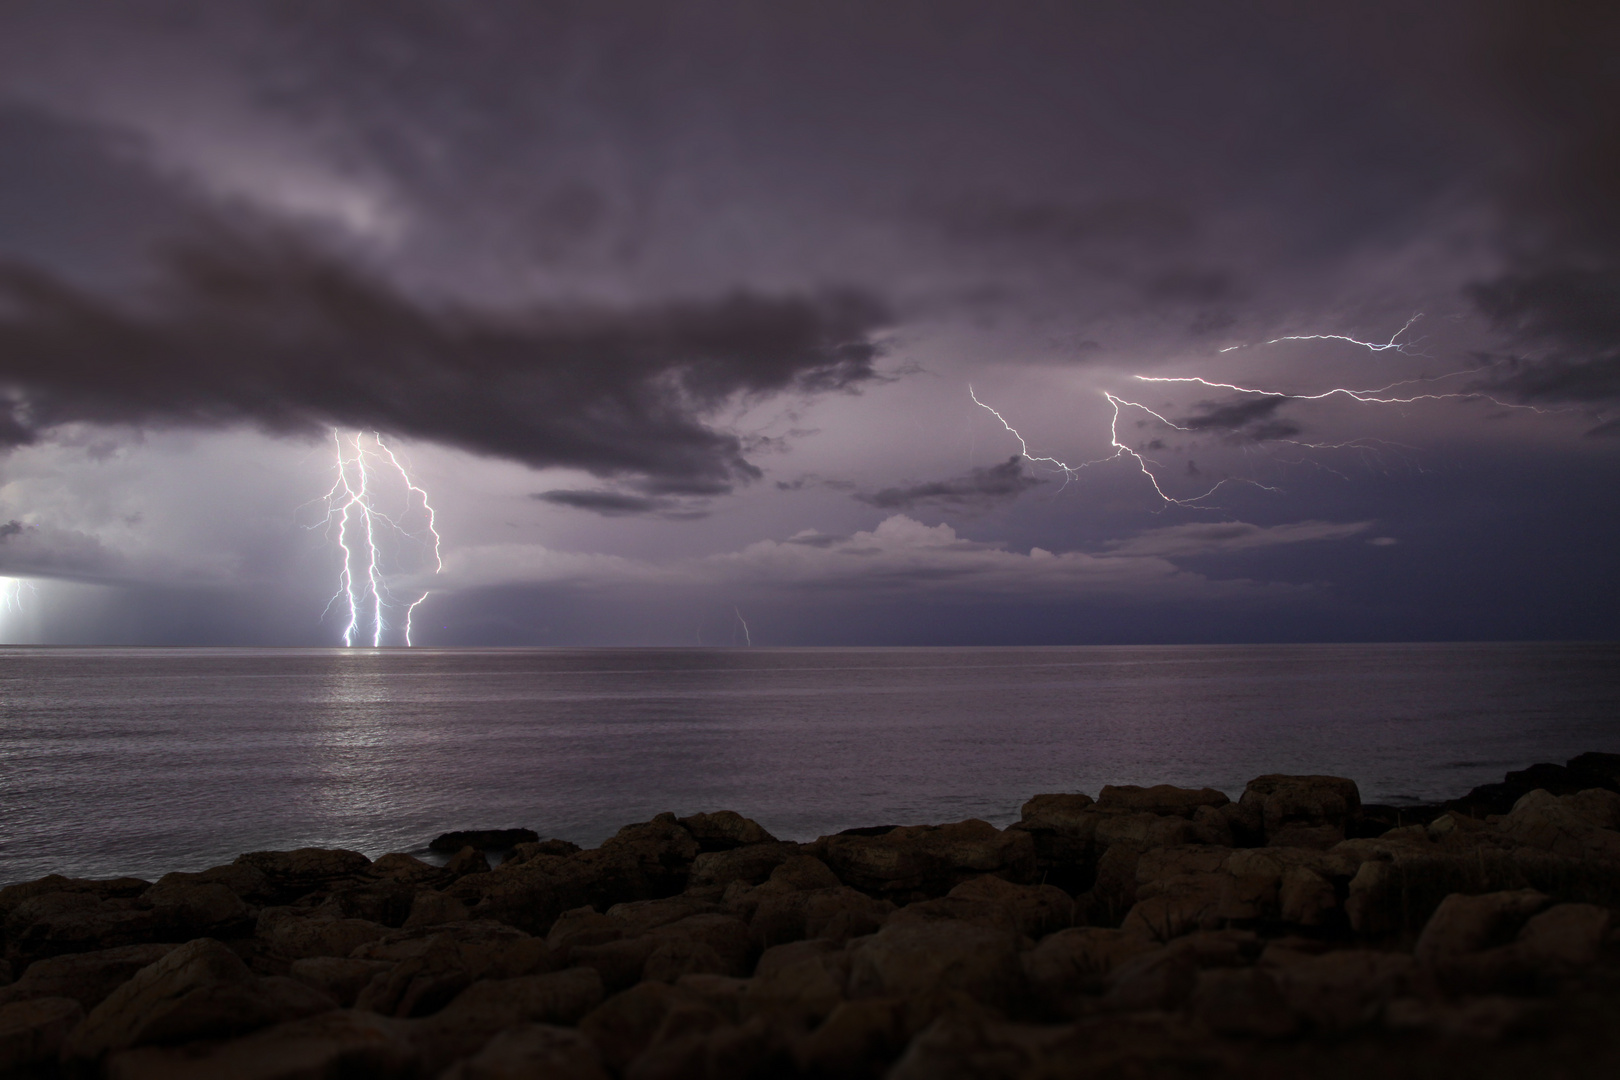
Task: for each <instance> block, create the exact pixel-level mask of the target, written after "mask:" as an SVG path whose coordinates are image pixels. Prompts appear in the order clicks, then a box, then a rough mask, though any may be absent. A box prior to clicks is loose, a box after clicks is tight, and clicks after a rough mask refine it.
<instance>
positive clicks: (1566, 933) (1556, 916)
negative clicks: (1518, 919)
mask: <svg viewBox="0 0 1620 1080" xmlns="http://www.w3.org/2000/svg"><path fill="white" fill-rule="evenodd" d="M1611 922H1612V920H1611V917H1610V914H1609V911H1608V909H1606V908H1601V907H1598V906H1597V905H1596V904H1557V905H1554V906H1553V907H1550V908H1548V909H1547V910H1546V911H1543V912H1541V914H1539V915H1532V916H1531V917H1530V918H1529V920H1527V921H1526V922H1525V924H1524V928H1523V929H1522V930H1520V931H1519V936H1518V942H1517V943H1518V947H1519V948H1520V949H1521V950H1522V951H1523V952H1524V954H1525V956H1526V958H1527V959H1528V960H1529V961H1530V962H1531V963H1532V964H1534V965H1535V966H1536V967H1538V968H1540V969H1542V970H1546V971H1549V972H1552V973H1554V974H1563V973H1566V972H1570V971H1578V970H1580V969H1581V968H1584V967H1588V966H1590V965H1591V964H1593V963H1594V962H1595V961H1596V960H1597V958H1598V955H1599V953H1600V952H1601V951H1602V949H1603V943H1604V942H1605V941H1606V940H1608V937H1609V927H1610V925H1611Z"/></svg>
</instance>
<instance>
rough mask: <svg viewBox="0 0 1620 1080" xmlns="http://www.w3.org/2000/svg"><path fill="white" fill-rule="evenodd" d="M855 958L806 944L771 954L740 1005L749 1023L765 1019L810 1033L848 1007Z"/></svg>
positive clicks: (823, 945) (825, 944) (773, 950)
mask: <svg viewBox="0 0 1620 1080" xmlns="http://www.w3.org/2000/svg"><path fill="white" fill-rule="evenodd" d="M848 988H849V956H848V955H847V954H845V953H844V952H842V951H841V950H838V949H837V948H836V947H835V946H833V944H832V943H831V942H825V941H802V942H794V943H792V944H788V945H777V946H775V947H773V948H770V949H766V950H765V952H764V954H763V955H762V956H761V957H760V959H759V967H758V968H757V969H756V971H755V974H754V977H753V978H752V979H750V980H749V982H748V985H747V986H746V987H745V988H744V989H743V992H742V996H741V1000H740V1001H739V1003H738V1010H739V1014H740V1015H741V1016H742V1017H743V1018H751V1017H763V1018H766V1019H767V1020H769V1021H771V1022H774V1023H776V1024H778V1025H781V1026H785V1027H790V1028H810V1027H813V1026H814V1025H816V1024H818V1023H820V1022H821V1021H822V1020H824V1019H825V1018H826V1017H827V1016H828V1015H829V1014H830V1013H831V1012H832V1011H833V1010H834V1009H836V1008H837V1007H838V1005H839V1004H840V1003H841V1002H843V1001H844V999H845V997H846V992H847V990H848Z"/></svg>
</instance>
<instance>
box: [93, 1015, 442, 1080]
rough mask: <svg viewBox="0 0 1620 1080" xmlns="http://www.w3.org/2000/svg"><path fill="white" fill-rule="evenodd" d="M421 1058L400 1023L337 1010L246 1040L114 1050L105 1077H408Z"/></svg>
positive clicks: (414, 1072) (113, 1079)
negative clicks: (179, 1046)
mask: <svg viewBox="0 0 1620 1080" xmlns="http://www.w3.org/2000/svg"><path fill="white" fill-rule="evenodd" d="M420 1067H421V1066H420V1061H419V1059H418V1058H417V1055H416V1051H415V1049H414V1048H413V1047H412V1046H411V1044H410V1043H409V1042H408V1041H407V1040H406V1038H405V1035H404V1028H403V1027H402V1025H401V1024H400V1022H399V1021H395V1020H388V1019H385V1018H383V1017H381V1016H377V1015H376V1014H375V1013H368V1012H356V1011H353V1010H348V1009H345V1010H341V1011H333V1012H328V1013H324V1014H322V1015H319V1016H311V1017H308V1018H305V1019H302V1020H293V1021H290V1022H288V1023H283V1024H277V1025H275V1026H274V1027H270V1028H266V1029H264V1030H262V1031H259V1032H257V1033H255V1034H252V1035H249V1036H247V1037H245V1038H241V1039H234V1040H232V1041H230V1042H226V1043H219V1044H215V1045H211V1046H208V1045H204V1046H196V1047H183V1048H174V1049H170V1048H166V1047H165V1048H159V1047H146V1048H142V1049H138V1050H128V1051H125V1052H123V1053H119V1054H114V1055H112V1057H111V1058H110V1059H109V1060H108V1062H107V1077H108V1080H217V1078H219V1077H230V1078H231V1080H291V1078H303V1077H349V1076H352V1077H361V1076H363V1077H366V1078H367V1080H414V1078H416V1077H417V1076H419V1074H420Z"/></svg>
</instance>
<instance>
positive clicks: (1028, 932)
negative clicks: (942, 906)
mask: <svg viewBox="0 0 1620 1080" xmlns="http://www.w3.org/2000/svg"><path fill="white" fill-rule="evenodd" d="M946 895H947V897H949V898H951V899H959V900H976V901H982V902H984V903H987V904H993V905H995V906H996V907H999V908H1002V909H1003V910H1005V911H1006V912H1007V913H1008V914H1009V915H1010V916H1011V918H1012V921H1013V924H1014V926H1015V927H1016V928H1017V930H1018V932H1019V933H1021V934H1023V935H1024V936H1026V937H1029V938H1033V939H1036V940H1039V939H1040V938H1043V937H1045V936H1046V935H1047V934H1050V933H1052V932H1054V931H1057V930H1062V929H1064V928H1065V927H1069V926H1072V925H1074V898H1073V897H1071V896H1070V895H1069V894H1068V893H1066V892H1064V891H1063V890H1062V889H1059V888H1057V887H1056V886H1052V885H1014V884H1013V883H1011V882H1009V881H1006V880H1004V879H1002V878H999V877H996V876H995V875H993V874H985V875H983V876H981V877H976V878H973V879H972V880H971V881H964V882H963V883H962V884H960V885H958V886H956V888H954V889H952V890H951V891H950V892H949V893H948V894H946Z"/></svg>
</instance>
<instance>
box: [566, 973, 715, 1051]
mask: <svg viewBox="0 0 1620 1080" xmlns="http://www.w3.org/2000/svg"><path fill="white" fill-rule="evenodd" d="M677 1012H679V1013H684V1014H685V1015H686V1016H687V1017H690V1018H694V1019H697V1020H698V1021H699V1022H700V1023H703V1024H705V1025H707V1026H708V1027H709V1028H713V1027H719V1026H720V1025H722V1024H724V1023H725V1017H724V1016H723V1015H722V1014H721V1013H720V1012H719V1011H718V1010H716V1009H714V1008H713V1007H712V1006H709V1005H708V1004H706V1003H704V1002H703V1001H702V999H700V998H699V997H697V995H695V994H693V993H692V992H691V991H689V990H684V989H681V988H679V987H675V986H669V985H667V984H665V983H640V984H639V985H636V986H633V987H631V988H630V989H628V990H625V991H624V992H623V993H619V994H615V995H613V996H612V997H610V998H608V999H607V1000H606V1001H604V1002H602V1004H601V1005H599V1006H597V1008H595V1009H594V1010H592V1011H591V1013H590V1014H589V1015H588V1016H586V1017H585V1018H584V1019H583V1020H581V1021H580V1022H579V1032H580V1034H581V1035H583V1036H585V1037H586V1038H587V1039H589V1040H590V1041H591V1043H592V1045H594V1046H595V1047H596V1049H597V1051H598V1052H599V1053H600V1054H601V1055H602V1061H603V1063H604V1064H605V1065H607V1067H608V1069H609V1070H611V1071H613V1072H621V1071H622V1070H623V1069H624V1068H625V1066H627V1065H629V1064H630V1062H631V1061H633V1060H635V1059H636V1058H638V1057H640V1056H641V1054H642V1053H643V1052H645V1051H646V1049H647V1048H648V1047H649V1046H650V1045H652V1043H653V1040H654V1038H655V1037H656V1036H658V1034H659V1031H660V1029H661V1028H662V1027H663V1025H664V1022H665V1021H666V1020H667V1019H668V1018H669V1017H670V1015H671V1014H673V1013H677Z"/></svg>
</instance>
